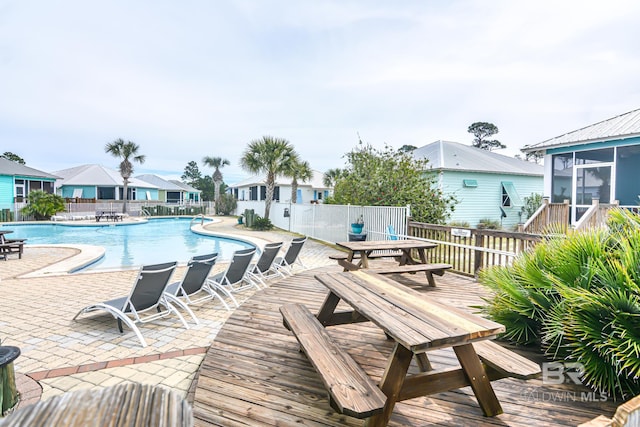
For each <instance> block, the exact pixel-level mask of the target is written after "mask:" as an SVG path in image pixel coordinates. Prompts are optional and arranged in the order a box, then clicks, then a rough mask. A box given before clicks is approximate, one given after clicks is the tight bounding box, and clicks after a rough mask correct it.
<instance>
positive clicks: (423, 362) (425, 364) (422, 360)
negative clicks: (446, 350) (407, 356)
mask: <svg viewBox="0 0 640 427" xmlns="http://www.w3.org/2000/svg"><path fill="white" fill-rule="evenodd" d="M416 362H418V367H419V368H420V371H421V372H428V371H432V370H433V367H432V366H431V361H430V360H429V358H428V357H427V353H418V354H416Z"/></svg>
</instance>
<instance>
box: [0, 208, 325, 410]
mask: <svg viewBox="0 0 640 427" xmlns="http://www.w3.org/2000/svg"><path fill="white" fill-rule="evenodd" d="M203 230H205V231H208V232H211V233H215V234H232V235H241V236H243V237H244V238H247V239H249V240H253V241H256V242H262V243H264V242H265V241H272V242H274V241H284V242H285V247H286V246H287V243H288V242H289V241H290V240H291V239H292V238H293V237H295V236H294V235H293V234H291V233H287V232H284V231H269V232H256V231H251V230H248V229H245V228H244V227H242V226H238V225H237V221H236V219H235V218H225V217H222V218H221V221H220V222H217V223H214V224H208V225H205V226H204V227H203ZM150 250H152V248H150ZM78 252H79V251H78V250H77V249H72V248H61V247H53V248H48V247H42V246H38V247H30V246H29V245H27V246H26V247H25V253H24V255H23V258H22V259H21V260H18V259H17V258H16V257H10V258H9V260H8V261H6V262H5V261H0V292H1V293H2V298H0V313H1V314H0V339H1V340H2V343H3V344H4V345H13V346H17V347H19V348H20V350H21V355H20V357H18V359H17V360H16V361H15V364H14V365H15V369H16V374H17V376H18V381H19V387H20V389H21V391H22V392H23V393H24V394H23V396H22V397H23V398H25V401H24V402H22V403H21V404H28V403H32V402H33V401H34V400H38V399H40V398H41V399H48V398H50V397H52V396H55V395H57V394H60V393H64V392H67V391H72V390H80V389H85V388H93V387H106V386H111V385H115V384H118V383H121V382H123V381H138V382H141V383H145V384H160V385H165V386H167V387H171V388H172V389H174V390H175V391H179V392H182V393H184V394H185V396H186V394H187V392H188V390H189V387H190V385H191V382H192V380H193V378H194V375H195V373H196V372H197V370H198V367H199V365H200V362H201V361H202V359H203V357H204V353H205V351H206V349H207V348H208V346H209V345H210V344H211V342H212V341H213V339H214V338H215V336H216V334H217V332H218V330H219V329H220V327H221V325H222V324H223V323H224V321H225V320H226V319H227V317H228V316H229V314H230V312H228V311H227V310H225V309H224V308H223V307H222V306H221V305H219V304H211V303H209V304H204V305H202V306H199V307H196V308H195V309H194V312H195V314H196V316H198V318H199V319H200V322H201V323H200V325H199V326H195V325H193V324H192V323H190V325H191V328H190V329H189V330H185V329H184V328H183V327H182V326H181V324H180V323H179V321H178V320H177V319H171V318H169V319H166V320H163V321H159V322H153V323H149V324H145V325H143V326H142V327H141V330H142V333H143V335H144V337H145V340H147V343H148V344H149V345H148V346H147V347H146V348H143V347H141V346H140V343H139V341H138V340H137V338H136V336H135V334H134V333H133V332H131V331H130V330H128V329H126V328H125V331H124V334H120V333H119V332H118V329H117V327H116V322H115V320H114V319H113V318H112V317H111V315H109V314H106V313H97V314H96V315H86V316H83V317H81V318H80V319H79V320H78V321H75V322H74V321H72V320H71V319H72V318H73V316H74V315H75V314H76V313H77V312H78V311H79V310H80V309H82V308H83V307H85V306H86V305H88V304H91V303H94V302H99V301H105V300H108V299H111V298H113V297H117V296H122V295H126V294H128V292H129V291H130V290H131V286H132V285H133V281H134V279H135V275H136V273H137V270H122V271H108V272H89V273H76V274H60V273H55V272H53V273H46V272H45V273H41V274H38V275H37V276H36V277H24V276H25V275H28V273H30V272H33V271H36V270H39V271H42V269H43V268H44V267H47V268H50V267H51V266H55V264H56V263H59V262H61V261H64V262H65V263H66V264H73V258H72V257H74V256H76V255H78ZM331 252H335V249H333V248H332V247H330V246H328V245H325V244H322V243H318V242H315V241H311V240H309V241H308V242H307V243H306V244H305V246H304V247H303V250H302V253H301V258H302V260H303V261H304V263H305V265H306V266H307V267H309V268H314V267H320V266H323V265H332V264H333V263H332V262H330V260H329V259H328V254H329V253H331ZM164 261H169V260H166V259H164V258H163V257H162V254H158V262H164ZM224 268H226V263H223V262H221V263H219V264H217V265H216V266H215V267H214V272H216V271H221V270H223V269H224ZM184 270H185V268H184V266H182V267H179V268H178V269H177V270H176V273H175V276H174V277H175V278H176V279H175V280H179V278H181V277H182V274H184ZM51 271H55V268H51ZM253 292H254V291H253V290H247V291H244V292H242V293H240V294H238V295H239V298H238V299H239V301H238V302H241V301H244V300H245V299H246V298H248V297H250V296H251V295H252V294H253ZM238 295H237V297H238ZM185 319H187V321H189V318H188V317H187V316H185ZM34 380H35V381H37V383H35V385H34ZM38 384H39V385H40V386H41V387H42V393H41V396H40V392H39V391H40V387H39V386H38ZM25 390H26V392H25Z"/></svg>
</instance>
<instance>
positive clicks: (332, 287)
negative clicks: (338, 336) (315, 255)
mask: <svg viewBox="0 0 640 427" xmlns="http://www.w3.org/2000/svg"><path fill="white" fill-rule="evenodd" d="M315 277H316V279H317V280H319V281H320V282H321V283H322V284H323V285H324V286H326V287H327V288H328V289H329V293H328V295H327V297H326V299H325V301H324V303H323V305H322V307H321V308H320V310H319V312H318V314H317V316H316V317H317V320H318V321H319V322H320V323H321V324H322V325H324V326H325V327H327V326H332V325H340V324H348V323H357V322H363V321H371V322H373V323H375V324H376V325H377V326H379V327H380V328H381V329H382V330H383V331H384V332H385V334H386V335H387V337H388V338H390V339H393V340H394V341H395V342H396V345H395V347H394V350H393V351H392V353H391V354H390V356H389V358H388V361H387V365H386V370H385V372H384V374H383V375H382V378H381V380H380V384H379V388H380V389H381V390H382V392H383V393H384V394H385V395H386V397H387V400H386V403H385V405H384V409H383V410H382V412H381V413H377V414H375V415H373V416H372V417H370V418H368V419H367V424H366V425H367V426H384V425H386V424H387V423H388V421H389V418H390V416H391V413H392V411H393V408H394V406H395V403H396V402H397V401H403V400H407V399H412V398H415V397H419V396H426V395H429V394H434V393H439V392H443V391H448V390H454V389H458V388H461V387H465V386H471V388H472V390H473V392H474V394H475V396H476V398H477V400H478V403H479V404H480V407H481V408H482V411H483V412H484V414H485V415H486V416H494V415H498V414H500V413H502V408H501V406H500V402H499V401H498V399H497V397H496V395H495V393H494V391H493V388H492V386H491V382H490V376H489V375H487V373H486V372H485V369H484V366H483V365H482V363H481V361H480V358H479V357H478V354H477V353H476V350H475V349H474V346H473V344H472V343H473V342H476V341H482V340H489V339H492V338H495V337H496V335H498V334H499V333H502V332H504V331H505V328H504V326H503V325H501V324H499V323H496V322H493V321H491V320H488V319H485V318H483V317H480V316H476V315H473V314H470V313H467V312H464V311H462V310H459V309H456V308H453V307H449V306H446V305H444V304H442V303H440V302H437V301H435V300H434V299H432V298H430V297H428V296H427V295H425V294H423V293H420V292H417V291H415V290H413V289H410V288H408V287H406V286H403V285H401V284H399V283H397V282H395V281H393V280H390V279H387V278H385V277H383V276H381V275H379V274H375V273H369V272H367V271H364V270H363V271H354V272H347V273H323V274H318V275H316V276H315ZM340 301H344V302H345V303H347V304H348V305H350V306H351V307H352V308H353V311H346V312H336V311H335V309H336V307H337V305H338V303H339V302H340ZM447 347H452V348H453V351H454V352H455V355H456V356H457V358H458V361H459V362H460V368H459V369H446V370H441V371H432V370H431V364H430V362H429V359H428V358H427V355H426V352H428V351H430V350H434V349H440V348H447ZM414 356H415V357H416V361H417V363H418V366H419V367H420V369H421V371H422V372H420V373H419V374H413V375H407V373H408V369H409V365H410V363H411V360H412V359H413V358H414Z"/></svg>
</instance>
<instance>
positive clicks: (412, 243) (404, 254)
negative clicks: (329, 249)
mask: <svg viewBox="0 0 640 427" xmlns="http://www.w3.org/2000/svg"><path fill="white" fill-rule="evenodd" d="M336 244H337V245H338V246H340V247H342V248H344V249H347V250H348V253H347V254H339V255H331V256H330V258H332V259H336V260H337V261H338V264H340V265H341V266H342V268H344V271H355V270H360V269H362V268H372V269H373V271H375V272H376V273H380V274H403V273H410V274H416V273H418V272H424V274H425V276H426V277H427V281H428V282H429V286H431V287H435V286H436V282H435V279H434V278H433V275H434V274H436V275H438V276H442V275H443V274H444V272H445V271H446V270H448V269H450V268H452V266H451V265H450V264H443V263H436V264H430V263H427V255H426V251H427V250H428V249H433V248H435V247H436V246H437V245H436V244H435V243H431V242H425V241H422V240H417V239H404V240H371V241H360V242H354V241H349V242H338V243H336ZM413 250H415V251H416V252H417V253H418V258H419V260H416V259H414V258H413V256H412V254H411V251H413ZM374 252H377V253H375V254H374ZM381 257H393V258H395V259H396V260H397V261H398V265H392V266H389V265H388V263H387V265H377V266H370V265H369V261H370V260H371V259H373V258H381Z"/></svg>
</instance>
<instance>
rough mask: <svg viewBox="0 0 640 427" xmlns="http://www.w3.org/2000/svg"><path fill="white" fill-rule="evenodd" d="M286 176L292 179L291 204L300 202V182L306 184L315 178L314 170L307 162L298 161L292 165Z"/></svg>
mask: <svg viewBox="0 0 640 427" xmlns="http://www.w3.org/2000/svg"><path fill="white" fill-rule="evenodd" d="M285 175H287V176H289V177H291V178H292V180H291V203H297V202H298V180H300V181H302V182H305V181H309V180H310V179H311V178H313V170H311V166H309V162H307V161H298V162H294V163H292V164H291V165H290V169H289V170H287V171H286V172H285Z"/></svg>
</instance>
